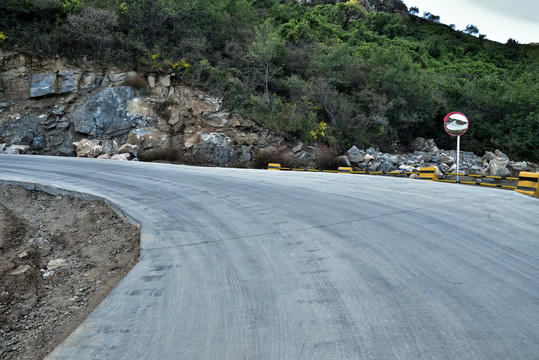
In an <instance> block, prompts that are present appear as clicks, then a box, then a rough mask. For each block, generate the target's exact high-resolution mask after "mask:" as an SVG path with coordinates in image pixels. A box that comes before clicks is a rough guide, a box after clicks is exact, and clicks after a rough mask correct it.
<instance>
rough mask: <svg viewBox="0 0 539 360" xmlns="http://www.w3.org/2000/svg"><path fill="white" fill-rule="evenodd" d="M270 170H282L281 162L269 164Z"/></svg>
mask: <svg viewBox="0 0 539 360" xmlns="http://www.w3.org/2000/svg"><path fill="white" fill-rule="evenodd" d="M268 170H281V164H272V163H269V164H268Z"/></svg>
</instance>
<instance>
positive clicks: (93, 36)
mask: <svg viewBox="0 0 539 360" xmlns="http://www.w3.org/2000/svg"><path fill="white" fill-rule="evenodd" d="M67 21H68V23H69V25H70V27H71V31H72V32H73V35H74V39H75V40H77V42H79V43H80V44H82V45H83V46H88V47H90V48H91V49H92V51H93V55H94V56H95V57H96V58H97V59H101V58H102V56H103V53H104V51H105V49H106V47H107V46H112V44H114V38H115V36H114V28H115V27H116V25H117V24H118V14H116V13H115V12H112V11H109V10H102V9H94V8H91V7H85V8H83V9H82V10H81V11H80V12H79V13H77V14H69V15H68V17H67Z"/></svg>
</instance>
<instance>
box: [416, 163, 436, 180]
mask: <svg viewBox="0 0 539 360" xmlns="http://www.w3.org/2000/svg"><path fill="white" fill-rule="evenodd" d="M419 179H421V180H430V181H437V180H438V177H437V176H436V168H435V167H434V166H430V167H422V168H421V169H419Z"/></svg>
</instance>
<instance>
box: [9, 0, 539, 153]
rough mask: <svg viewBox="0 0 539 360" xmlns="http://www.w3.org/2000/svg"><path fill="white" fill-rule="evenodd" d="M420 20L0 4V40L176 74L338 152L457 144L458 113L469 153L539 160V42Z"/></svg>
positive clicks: (381, 9) (360, 8) (313, 9)
mask: <svg viewBox="0 0 539 360" xmlns="http://www.w3.org/2000/svg"><path fill="white" fill-rule="evenodd" d="M417 13H419V9H417V8H411V9H410V12H408V10H407V9H406V6H405V5H404V4H403V3H402V2H401V1H399V0H384V1H382V0H369V1H362V0H357V1H356V0H352V1H345V2H343V1H339V2H337V1H324V0H315V1H311V2H298V1H277V0H255V1H253V0H113V1H108V0H84V1H82V0H4V1H0V29H2V32H0V42H1V43H2V47H3V48H7V49H15V48H17V49H22V50H26V51H31V52H36V53H44V54H50V55H55V54H59V55H61V56H65V57H68V58H71V59H77V58H80V57H82V56H84V55H86V56H88V58H89V59H91V60H94V61H99V62H108V63H113V64H116V65H118V66H122V67H135V68H139V69H142V70H157V71H170V72H175V73H176V74H177V77H176V78H178V79H181V80H182V81H186V82H189V83H192V84H196V85H198V86H200V87H205V88H207V89H211V90H214V91H219V92H220V93H221V94H222V95H223V96H224V98H225V99H226V106H227V107H229V108H230V109H231V110H232V111H235V112H240V113H242V114H243V115H245V116H250V117H252V118H253V119H255V120H256V121H257V122H258V123H259V124H262V125H265V126H268V127H270V128H271V129H273V130H275V131H278V132H280V133H283V134H290V135H293V136H298V137H300V138H301V139H303V141H305V142H311V143H324V144H327V145H330V146H332V147H335V148H337V149H339V150H343V149H344V148H346V147H347V146H350V145H357V146H360V147H367V146H378V147H380V148H381V149H387V150H391V149H394V148H395V147H406V146H407V145H408V144H409V143H410V141H411V140H412V139H413V138H415V137H417V136H423V137H429V138H434V139H435V140H436V142H437V143H438V144H439V145H440V146H441V147H447V148H449V147H451V146H454V144H453V142H452V141H451V140H452V139H450V138H448V136H447V135H446V134H445V132H444V131H443V127H442V119H443V117H444V116H445V114H447V113H448V112H450V111H461V112H463V113H465V114H466V115H467V116H468V118H469V119H470V123H471V126H470V130H469V131H468V133H467V134H466V135H465V136H464V137H463V139H462V141H463V148H465V149H466V150H471V151H475V152H477V153H478V154H481V152H482V151H484V150H492V149H495V148H499V149H500V150H502V151H504V152H505V153H507V154H509V155H510V156H511V157H512V158H514V159H526V160H532V161H538V160H539V154H538V150H537V149H539V144H538V141H539V140H538V139H539V115H538V114H539V105H538V104H539V88H538V84H539V81H538V80H539V48H538V47H537V46H534V45H522V44H519V43H518V42H517V41H516V40H514V39H509V40H508V41H507V44H499V43H495V42H492V41H489V40H487V39H486V38H485V36H479V38H478V37H475V36H470V35H477V34H479V29H477V27H475V26H474V25H470V26H468V27H467V29H466V30H465V31H455V29H454V26H453V27H451V26H446V25H443V24H440V23H439V18H438V17H437V16H436V15H433V14H431V13H427V14H425V15H426V16H425V17H426V18H421V17H418V16H414V15H410V14H417ZM140 85H141V86H142V85H143V84H142V82H141V83H140ZM320 124H325V125H324V129H323V130H322V129H321V125H320ZM311 131H314V132H315V134H316V139H314V136H313V134H312V133H311ZM322 133H323V135H322Z"/></svg>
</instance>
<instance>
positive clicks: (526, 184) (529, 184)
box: [268, 163, 539, 198]
mask: <svg viewBox="0 0 539 360" xmlns="http://www.w3.org/2000/svg"><path fill="white" fill-rule="evenodd" d="M268 170H283V171H309V172H325V173H340V174H365V175H396V176H406V175H411V174H417V175H419V179H421V180H428V181H438V182H447V183H456V184H466V185H478V186H487V187H495V188H503V189H510V190H515V191H517V192H519V193H522V194H525V195H529V196H533V197H537V198H539V173H532V172H520V174H519V177H518V178H517V177H510V176H490V175H479V174H469V173H463V174H460V173H458V174H457V173H447V174H445V175H448V176H467V177H471V178H488V179H495V180H512V181H518V185H517V186H509V185H503V184H491V183H486V182H482V181H462V180H445V179H438V176H437V175H436V168H435V167H434V166H431V167H422V168H421V169H420V171H402V170H401V171H368V170H363V171H354V170H353V168H351V167H339V168H338V170H317V169H303V168H287V167H282V166H281V164H276V163H270V164H268Z"/></svg>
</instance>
